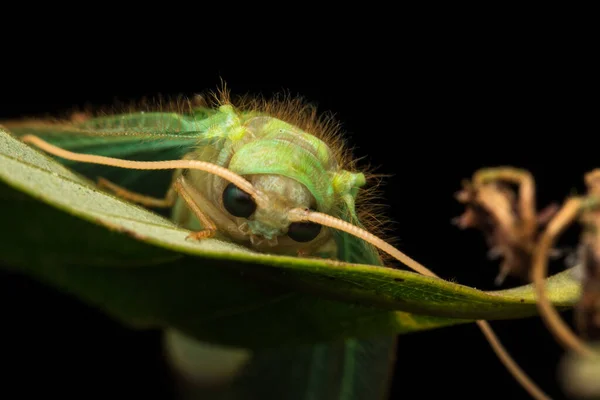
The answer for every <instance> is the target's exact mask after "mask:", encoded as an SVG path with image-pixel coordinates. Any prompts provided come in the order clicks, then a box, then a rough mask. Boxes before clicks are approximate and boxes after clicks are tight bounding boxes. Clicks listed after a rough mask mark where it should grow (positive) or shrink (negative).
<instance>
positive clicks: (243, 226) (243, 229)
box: [238, 222, 250, 235]
mask: <svg viewBox="0 0 600 400" xmlns="http://www.w3.org/2000/svg"><path fill="white" fill-rule="evenodd" d="M238 230H239V231H240V232H241V233H242V234H244V235H248V234H249V232H250V225H248V223H247V222H244V223H243V224H241V225H240V226H238Z"/></svg>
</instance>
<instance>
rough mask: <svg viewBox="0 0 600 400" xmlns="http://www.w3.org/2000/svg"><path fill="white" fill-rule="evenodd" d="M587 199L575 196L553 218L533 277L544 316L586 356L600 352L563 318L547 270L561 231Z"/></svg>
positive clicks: (559, 336) (538, 251) (557, 334)
mask: <svg viewBox="0 0 600 400" xmlns="http://www.w3.org/2000/svg"><path fill="white" fill-rule="evenodd" d="M582 203H583V200H582V199H581V198H571V199H569V200H568V201H567V202H566V203H565V205H564V206H563V207H562V208H561V209H560V211H559V212H558V213H557V214H556V216H555V217H554V218H553V219H552V221H550V223H549V224H548V227H547V228H546V230H545V231H544V233H543V234H542V235H541V237H540V239H539V242H538V247H537V249H536V251H535V253H534V261H533V267H532V270H531V279H532V281H533V284H534V287H535V291H536V294H537V298H538V301H537V302H536V304H537V306H538V309H539V311H540V314H541V315H542V319H543V320H544V322H545V323H546V325H547V327H548V329H549V330H550V332H551V333H552V334H553V335H554V336H555V338H556V339H557V341H558V342H559V343H560V344H562V345H563V346H564V347H565V348H567V349H572V350H573V351H575V352H576V353H578V354H579V355H582V356H584V357H594V356H598V355H597V354H596V352H595V351H594V350H592V348H591V347H590V346H588V345H587V344H585V343H584V342H583V341H582V340H581V339H580V338H579V337H578V336H577V335H576V334H575V333H574V332H573V331H572V330H571V328H569V326H568V325H567V324H566V323H565V322H564V321H563V319H562V318H561V317H560V315H559V314H558V311H556V308H554V306H553V305H552V303H551V302H550V301H549V300H548V298H547V297H546V294H545V290H544V289H545V282H544V279H545V278H546V274H547V271H548V253H549V251H550V249H551V248H552V246H553V245H554V242H555V241H556V238H557V237H558V235H559V234H560V233H561V232H562V231H564V230H565V229H566V227H567V226H568V225H569V224H570V223H571V222H572V221H573V220H574V219H575V217H576V216H577V214H579V212H580V211H581V208H582Z"/></svg>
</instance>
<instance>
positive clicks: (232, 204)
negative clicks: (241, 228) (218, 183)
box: [223, 183, 256, 218]
mask: <svg viewBox="0 0 600 400" xmlns="http://www.w3.org/2000/svg"><path fill="white" fill-rule="evenodd" d="M223 205H224V206H225V209H226V210H227V211H228V212H229V213H230V214H231V215H233V216H235V217H239V218H248V217H249V216H251V215H252V214H254V211H255V210H256V203H255V202H254V199H253V198H252V196H250V195H249V194H248V193H246V192H244V191H243V190H242V189H240V188H238V187H237V186H235V185H234V184H233V183H230V184H229V185H227V187H226V188H225V190H224V191H223Z"/></svg>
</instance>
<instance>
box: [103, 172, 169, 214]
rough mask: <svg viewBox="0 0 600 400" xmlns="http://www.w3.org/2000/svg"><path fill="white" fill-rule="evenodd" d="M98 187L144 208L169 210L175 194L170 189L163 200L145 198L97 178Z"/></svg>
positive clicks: (106, 180)
mask: <svg viewBox="0 0 600 400" xmlns="http://www.w3.org/2000/svg"><path fill="white" fill-rule="evenodd" d="M98 187H100V188H104V189H109V190H110V191H112V192H113V193H114V194H116V195H117V196H119V197H121V198H123V199H125V200H129V201H132V202H134V203H138V204H141V205H143V206H146V207H156V208H170V207H173V205H174V204H175V192H174V191H173V190H171V189H170V190H169V191H168V192H167V195H166V196H165V198H163V199H159V198H156V197H152V196H146V195H144V194H141V193H136V192H132V191H130V190H127V189H125V188H124V187H121V186H119V185H117V184H116V183H112V182H111V181H109V180H108V179H104V178H98Z"/></svg>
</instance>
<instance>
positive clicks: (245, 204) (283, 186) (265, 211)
mask: <svg viewBox="0 0 600 400" xmlns="http://www.w3.org/2000/svg"><path fill="white" fill-rule="evenodd" d="M246 178H247V179H248V181H249V182H250V183H251V184H252V186H253V187H254V188H255V190H256V191H257V192H258V193H260V197H259V198H257V199H255V198H253V197H252V196H250V195H249V194H248V193H246V192H244V191H243V190H241V189H239V188H238V187H237V186H235V185H234V184H232V183H230V184H228V185H226V186H225V189H224V190H223V199H222V200H223V207H224V208H225V210H227V212H228V213H229V214H231V215H232V216H234V217H237V218H238V219H239V222H240V225H239V226H240V230H241V231H242V232H243V233H244V234H246V235H248V236H249V237H250V240H251V241H252V243H253V244H255V245H256V246H262V245H267V246H275V245H283V246H287V247H291V246H298V245H301V244H305V243H310V242H313V241H314V240H316V239H318V238H321V237H322V227H321V225H319V224H315V223H312V222H294V221H290V219H289V213H290V210H292V209H295V208H303V209H316V208H317V204H316V200H315V198H314V196H313V195H312V194H311V192H310V191H309V190H308V189H307V188H306V187H305V186H304V185H303V184H301V183H300V182H298V181H296V180H294V179H291V178H288V177H286V176H282V175H276V174H256V175H249V176H247V177H246Z"/></svg>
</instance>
